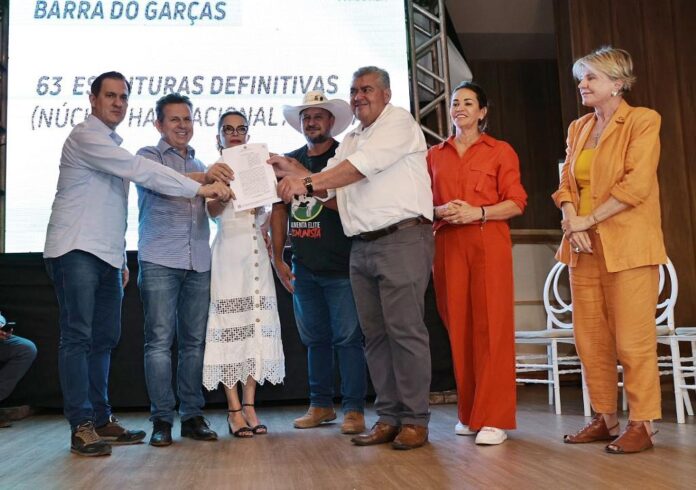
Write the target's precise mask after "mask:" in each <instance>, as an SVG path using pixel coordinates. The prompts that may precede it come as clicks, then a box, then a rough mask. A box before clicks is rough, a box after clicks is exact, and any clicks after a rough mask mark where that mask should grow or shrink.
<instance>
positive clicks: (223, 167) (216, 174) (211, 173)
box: [205, 162, 234, 184]
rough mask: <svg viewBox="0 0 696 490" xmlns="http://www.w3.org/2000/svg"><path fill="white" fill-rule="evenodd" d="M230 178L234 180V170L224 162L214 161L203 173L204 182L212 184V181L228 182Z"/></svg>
mask: <svg viewBox="0 0 696 490" xmlns="http://www.w3.org/2000/svg"><path fill="white" fill-rule="evenodd" d="M230 180H234V171H233V170H232V169H231V168H230V167H229V165H227V164H226V163H222V162H218V163H214V164H212V165H211V166H210V167H209V168H208V171H207V172H206V173H205V183H206V184H212V183H213V182H222V183H223V184H229V183H230Z"/></svg>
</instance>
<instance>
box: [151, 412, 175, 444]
mask: <svg viewBox="0 0 696 490" xmlns="http://www.w3.org/2000/svg"><path fill="white" fill-rule="evenodd" d="M171 443H172V424H170V423H169V422H167V421H166V420H160V419H155V420H154V421H153V422H152V435H151V436H150V446H157V447H161V446H169V445H170V444H171Z"/></svg>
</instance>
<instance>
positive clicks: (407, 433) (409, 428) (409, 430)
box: [392, 424, 428, 449]
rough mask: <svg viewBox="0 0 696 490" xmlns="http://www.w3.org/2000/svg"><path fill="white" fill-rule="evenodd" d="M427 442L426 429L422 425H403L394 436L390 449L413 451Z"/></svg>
mask: <svg viewBox="0 0 696 490" xmlns="http://www.w3.org/2000/svg"><path fill="white" fill-rule="evenodd" d="M426 442H428V428H427V427H423V426H422V425H412V424H404V425H402V426H401V430H400V431H399V435H397V436H396V438H395V439H394V442H392V447H393V448H394V449H415V448H417V447H421V446H422V445H423V444H425V443H426Z"/></svg>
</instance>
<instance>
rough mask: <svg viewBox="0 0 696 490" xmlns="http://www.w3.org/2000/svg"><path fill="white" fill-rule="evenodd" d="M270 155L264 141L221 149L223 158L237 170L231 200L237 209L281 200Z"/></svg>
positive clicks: (232, 184)
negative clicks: (269, 161)
mask: <svg viewBox="0 0 696 490" xmlns="http://www.w3.org/2000/svg"><path fill="white" fill-rule="evenodd" d="M269 158H270V155H269V154H268V146H267V145H266V144H265V143H252V144H250V145H238V146H233V147H231V148H225V149H224V150H222V159H223V161H224V162H225V163H226V164H227V165H229V166H230V167H231V168H232V170H233V171H234V180H232V181H231V182H230V187H231V188H232V192H234V195H235V199H233V200H232V205H233V206H234V210H235V211H244V210H247V209H253V208H256V207H259V206H265V205H267V204H272V203H274V202H278V201H280V198H279V197H278V194H277V192H276V184H277V181H276V177H275V174H274V173H273V166H272V165H269V164H268V163H266V160H268V159H269Z"/></svg>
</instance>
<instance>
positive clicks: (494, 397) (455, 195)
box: [427, 82, 527, 445]
mask: <svg viewBox="0 0 696 490" xmlns="http://www.w3.org/2000/svg"><path fill="white" fill-rule="evenodd" d="M487 113H488V101H487V98H486V94H485V93H484V91H483V89H481V87H479V86H478V85H476V84H474V83H470V82H464V83H462V84H460V85H459V86H458V87H457V88H455V89H454V91H453V92H452V100H451V108H450V117H451V118H452V124H453V125H454V128H455V134H454V136H451V137H450V138H449V139H447V141H445V142H444V143H442V144H440V145H437V146H434V147H432V148H431V149H430V151H429V152H428V156H427V159H428V171H429V172H430V176H431V178H432V185H433V200H434V205H435V218H436V221H435V263H434V267H433V278H434V283H435V294H436V296H437V308H438V312H439V313H440V317H441V318H442V320H443V322H444V324H445V327H446V328H447V331H448V333H449V338H450V345H451V348H452V361H453V364H454V377H455V380H456V382H457V395H458V411H459V423H458V424H457V425H456V427H455V433H456V434H459V435H476V444H488V445H492V444H500V443H502V442H503V441H505V439H506V438H507V433H506V432H505V431H506V430H507V429H514V428H515V324H514V306H513V280H512V243H511V241H510V229H509V227H508V223H507V220H508V219H509V218H512V217H513V216H517V215H520V214H522V211H523V210H524V208H525V206H526V205H527V193H526V192H525V191H524V188H523V187H522V184H521V183H520V168H519V161H518V158H517V154H516V153H515V150H513V149H512V147H511V146H510V145H508V144H507V143H505V142H504V141H500V140H496V139H495V138H492V137H490V136H489V135H487V134H485V133H484V132H483V131H484V130H485V127H486V116H487Z"/></svg>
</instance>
